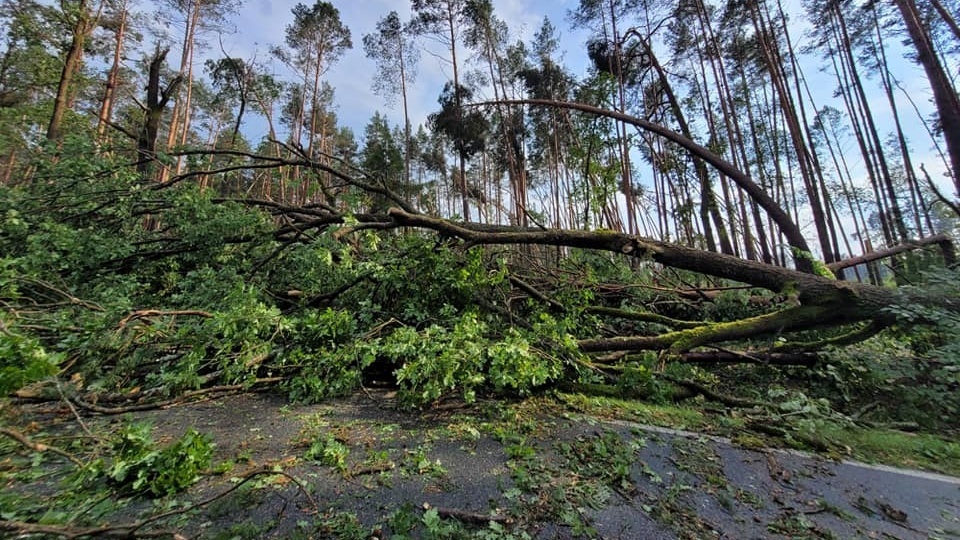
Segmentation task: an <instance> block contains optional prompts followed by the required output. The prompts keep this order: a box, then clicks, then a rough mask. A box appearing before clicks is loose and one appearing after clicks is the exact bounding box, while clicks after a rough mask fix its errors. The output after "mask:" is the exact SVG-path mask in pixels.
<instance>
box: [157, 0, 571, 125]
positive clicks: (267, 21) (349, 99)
mask: <svg viewBox="0 0 960 540" xmlns="http://www.w3.org/2000/svg"><path fill="white" fill-rule="evenodd" d="M297 3H298V1H297V0H273V1H271V0H246V2H245V3H244V5H243V6H242V8H241V9H240V10H239V12H238V14H237V17H236V19H235V22H236V27H237V29H238V32H237V33H236V34H234V35H225V36H224V37H223V42H224V46H225V47H226V50H227V52H228V53H230V54H231V55H232V56H237V57H241V58H251V57H252V56H253V55H254V54H256V56H257V58H258V59H260V60H269V55H268V53H267V50H268V48H269V46H270V45H271V44H277V45H282V44H283V39H284V37H283V36H284V28H285V27H286V26H287V25H288V24H289V23H290V21H291V20H292V18H293V16H292V15H291V12H290V10H291V9H292V8H293V7H294V6H295V5H296V4H297ZM299 3H305V4H307V5H310V4H312V0H300V2H299ZM493 3H494V8H495V10H496V11H495V12H496V14H497V16H498V17H500V18H501V19H503V20H505V21H507V23H508V24H509V26H510V31H511V33H512V34H511V35H512V38H513V40H514V41H515V40H516V39H518V38H519V39H522V40H524V41H529V40H530V39H531V38H532V36H533V34H534V32H536V31H537V29H538V28H539V27H540V24H541V22H542V21H543V17H544V16H547V17H549V18H550V20H551V21H552V22H553V24H554V26H555V27H556V28H557V29H558V31H559V32H560V33H561V35H562V37H563V38H564V43H563V45H562V49H564V50H566V51H567V54H566V57H565V59H566V60H567V61H568V62H569V64H570V65H572V66H577V65H579V66H581V69H582V70H585V69H586V67H585V62H586V53H585V52H584V47H583V42H584V36H583V34H582V33H575V32H573V31H571V30H570V29H569V23H568V22H567V20H566V16H567V11H568V9H572V8H575V7H576V6H577V4H578V3H579V2H578V0H553V1H550V2H543V1H534V0H494V2H493ZM333 4H334V5H335V6H336V7H337V8H338V9H339V10H340V16H341V20H342V21H343V23H344V24H345V25H346V26H347V27H348V28H350V32H351V34H352V38H353V49H352V50H350V51H347V52H346V53H345V54H344V55H343V57H342V58H341V59H340V61H339V62H338V63H337V64H336V65H334V66H333V67H332V68H331V69H330V71H329V72H328V73H327V75H326V80H327V82H329V83H330V84H331V85H332V86H333V87H334V88H335V89H336V95H335V100H336V103H337V105H338V109H337V115H338V117H339V119H340V122H341V124H343V125H347V126H350V127H351V128H353V129H354V131H355V132H356V134H357V136H358V137H359V136H360V135H362V133H363V126H365V125H366V123H367V121H368V120H369V119H370V117H371V116H373V113H374V112H375V111H380V112H381V113H383V114H386V115H387V116H388V117H389V118H390V120H391V121H392V122H393V123H395V124H398V125H399V124H402V123H403V112H402V109H401V106H400V104H399V101H396V103H395V104H393V105H392V107H391V106H388V105H387V104H386V102H385V100H384V99H383V98H382V97H380V96H377V95H375V94H374V93H373V91H372V90H371V85H372V82H373V77H374V76H375V75H376V73H375V66H374V64H373V62H372V61H370V60H368V59H367V58H366V55H365V54H364V52H363V43H362V39H363V36H364V34H368V33H371V32H373V31H374V30H375V26H376V24H377V21H379V20H380V19H381V18H382V17H383V16H385V15H386V14H388V13H389V12H390V11H393V10H395V11H397V12H398V13H399V14H400V16H401V19H402V20H407V19H409V16H410V2H409V0H353V1H344V0H334V1H333ZM208 41H210V42H212V43H214V44H216V37H215V36H210V37H208ZM217 47H218V46H215V47H213V49H212V50H215V51H216V52H217V53H219V50H217ZM424 47H426V48H427V49H429V50H431V51H432V52H434V53H436V54H438V55H444V56H446V54H445V52H444V51H443V50H442V48H441V47H440V46H439V45H437V44H435V43H431V42H429V41H427V40H425V41H424ZM171 57H173V58H175V57H176V56H174V55H173V54H171ZM274 65H275V69H276V72H277V74H278V75H280V76H282V77H283V78H288V79H289V78H291V77H290V75H291V74H290V73H289V72H288V71H287V68H286V67H285V66H283V65H282V64H280V63H278V62H275V63H274ZM582 74H583V73H577V75H582ZM449 79H450V73H449V69H448V68H447V67H446V66H444V65H443V64H442V63H441V62H439V61H437V60H436V59H435V58H433V57H432V56H431V55H430V54H429V53H427V52H424V53H423V54H422V55H421V59H420V66H419V69H418V74H417V80H416V82H415V83H414V85H413V88H411V89H410V96H409V97H410V108H411V121H412V122H413V124H414V126H416V125H417V124H418V123H420V122H423V121H425V119H426V117H427V115H428V114H429V113H431V112H433V111H434V110H435V109H436V108H437V97H438V96H439V94H440V91H441V89H442V88H443V85H444V83H445V82H446V81H447V80H449ZM255 123H256V120H254V119H253V118H251V120H250V122H249V125H248V126H247V127H248V128H253V127H254V124H255ZM250 131H253V130H248V133H249V132H250ZM264 131H265V129H264ZM251 135H252V133H251Z"/></svg>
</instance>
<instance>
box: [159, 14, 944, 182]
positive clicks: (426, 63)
mask: <svg viewBox="0 0 960 540" xmlns="http://www.w3.org/2000/svg"><path fill="white" fill-rule="evenodd" d="M297 3H298V1H297V0H244V1H243V2H242V3H241V7H240V9H239V10H238V12H237V13H236V14H235V16H233V17H232V23H233V26H234V28H235V30H234V31H228V32H225V33H223V34H222V35H221V36H217V35H207V36H205V38H204V39H205V40H206V42H207V45H206V46H205V47H201V48H200V49H199V51H198V55H199V56H198V58H196V59H195V63H196V65H198V66H199V65H202V63H203V60H205V59H206V58H208V57H220V56H222V52H221V51H220V46H219V44H218V41H222V43H223V46H224V49H225V51H226V52H227V53H228V54H229V55H230V56H232V57H239V58H244V59H253V58H256V59H257V60H258V61H260V62H262V63H265V64H267V65H269V66H270V67H271V68H272V69H273V70H274V72H275V74H276V75H277V76H278V77H279V78H281V79H284V80H294V79H296V76H295V74H294V73H292V72H291V71H290V69H289V68H288V67H286V66H285V65H283V64H281V63H280V62H278V61H275V60H273V59H272V58H271V56H270V55H269V52H268V51H269V49H270V46H271V45H283V44H284V43H283V42H284V30H285V28H286V26H287V25H288V24H290V22H291V21H292V19H293V16H292V14H291V10H292V8H293V7H294V6H295V5H296V4H297ZM299 3H305V4H307V5H312V3H313V0H300V2H299ZM332 3H333V4H334V6H336V7H337V8H338V9H339V11H340V16H341V20H342V21H343V23H344V25H346V26H347V27H348V28H349V29H350V32H351V38H352V41H353V48H352V49H350V50H348V51H346V52H345V53H344V54H343V55H342V57H341V58H340V59H339V61H338V62H337V63H336V64H334V65H333V66H332V67H331V68H330V70H329V71H328V72H327V73H326V74H325V80H326V81H327V82H328V83H329V84H330V85H331V86H333V88H334V89H335V97H334V101H335V104H336V111H335V112H336V113H337V117H338V120H339V123H340V124H341V125H344V126H348V127H350V128H351V129H353V131H354V133H355V135H356V136H357V137H358V142H361V144H362V141H360V140H359V139H360V138H361V137H362V135H363V130H364V126H365V125H366V124H367V123H368V121H369V120H370V118H371V117H372V116H373V114H374V112H380V113H381V114H385V115H386V116H387V118H388V119H389V121H390V122H391V123H392V124H393V125H402V124H403V111H402V107H401V105H400V101H399V99H394V100H393V103H390V104H388V103H387V101H386V100H385V99H384V98H383V97H381V96H378V95H375V94H374V93H373V90H372V83H373V80H374V77H376V76H377V73H376V67H375V64H374V62H373V61H372V60H369V59H367V58H366V55H365V53H364V51H363V36H364V35H365V34H368V33H372V32H374V31H375V27H376V24H377V22H378V21H379V20H380V19H381V18H382V17H384V16H385V15H387V14H388V13H389V12H390V11H391V10H396V11H397V12H398V13H399V14H400V17H401V20H404V21H406V20H408V19H409V17H410V0H333V1H332ZM493 3H494V8H495V13H496V15H497V16H498V17H499V18H501V19H502V20H504V21H506V22H507V24H508V25H509V28H510V32H511V37H510V40H511V42H515V41H516V40H517V39H520V40H523V41H524V42H526V43H529V42H530V41H531V39H532V37H533V35H534V33H535V32H536V31H537V30H538V29H539V28H540V26H541V23H542V21H543V19H544V17H549V19H550V20H551V22H552V23H553V25H554V27H555V28H556V30H557V31H558V33H559V34H560V38H561V42H560V54H561V57H562V60H563V62H564V64H565V65H566V66H567V68H568V69H570V70H571V71H572V72H573V74H574V75H575V76H577V77H578V78H582V77H583V76H585V75H586V73H587V69H588V68H587V63H588V62H587V57H586V47H585V42H586V40H587V34H586V32H585V31H582V30H573V29H571V28H570V23H569V21H568V13H569V11H570V10H573V9H575V8H576V7H577V5H578V4H579V0H547V1H545V0H493ZM784 4H785V5H786V9H787V11H788V12H794V13H797V12H799V11H800V0H784ZM792 22H793V25H792V27H791V31H792V32H791V33H792V36H791V37H792V38H793V39H794V41H795V43H802V42H803V41H804V37H803V31H804V29H805V21H804V20H803V18H802V17H799V16H797V17H794V18H793V19H792ZM181 31H182V30H181ZM169 32H170V33H171V34H172V37H173V39H174V42H176V41H177V37H176V36H177V33H178V30H176V29H175V28H171V29H170V30H169ZM887 43H888V44H889V45H891V46H897V44H899V43H900V37H899V36H893V37H892V39H888V40H887ZM421 44H422V46H423V47H424V48H425V50H424V51H423V52H422V54H421V58H420V62H419V67H418V72H417V78H416V81H415V82H414V84H413V85H412V87H410V88H409V90H408V91H409V96H408V97H409V103H410V108H411V113H410V116H411V122H412V124H413V125H414V127H416V126H417V125H419V124H421V123H424V122H425V121H426V118H427V116H428V115H429V114H430V113H432V112H434V111H436V110H437V109H438V105H437V97H438V96H439V94H440V91H441V89H442V88H443V85H444V84H445V83H446V82H447V81H448V80H450V79H451V74H450V72H449V71H450V70H449V65H448V64H445V63H443V62H441V61H439V60H438V59H437V58H436V57H443V58H445V57H446V56H447V52H446V51H445V50H444V49H443V46H442V45H440V44H438V43H435V42H431V41H430V40H428V39H425V40H421ZM435 56H436V57H435ZM888 56H889V57H890V58H891V59H894V60H895V61H896V63H897V66H896V68H895V70H896V71H895V76H897V77H898V78H899V79H900V80H901V81H902V83H903V85H904V87H905V88H906V89H907V92H908V93H909V95H911V96H912V97H913V99H914V100H915V102H916V103H917V104H918V105H919V106H920V107H921V109H922V110H923V113H924V114H929V111H931V110H932V107H931V105H930V92H929V89H928V87H927V84H926V77H925V76H924V73H923V70H922V69H921V68H920V67H919V66H917V65H915V64H912V63H910V62H907V61H904V60H902V55H901V54H900V53H899V52H896V51H892V52H890V53H889V55H888ZM170 58H179V52H178V51H177V47H176V46H174V47H173V50H172V51H171V55H170ZM804 64H805V65H804V72H805V73H804V74H805V76H806V77H807V78H808V80H809V81H810V86H811V88H812V89H813V92H814V94H815V96H814V99H815V101H816V104H817V106H821V107H822V106H823V105H826V104H831V105H833V106H834V107H836V108H838V109H841V110H842V109H843V106H842V102H840V100H839V98H835V97H834V96H833V90H834V88H835V87H836V81H835V80H834V79H833V77H832V76H826V75H824V74H822V73H819V71H818V67H819V64H820V61H819V60H818V59H814V58H807V59H806V61H805V62H804ZM867 86H868V87H869V88H873V89H875V91H874V92H873V93H872V95H871V96H870V99H871V100H872V101H873V103H872V105H874V112H875V113H876V114H877V115H878V119H877V120H878V124H879V125H881V126H884V125H888V126H891V127H892V124H893V122H892V119H891V118H890V115H889V112H888V111H889V105H888V104H887V102H886V97H885V96H884V95H883V93H882V92H881V91H880V89H879V83H878V82H877V81H876V80H871V81H868V82H867ZM477 97H478V98H479V99H482V98H485V97H492V96H483V95H478V96H477ZM898 100H899V101H900V102H901V106H902V110H903V112H904V114H905V118H904V120H905V121H906V123H907V124H908V135H909V137H910V139H911V141H912V142H913V143H914V147H915V148H914V150H915V152H916V153H917V154H919V155H920V158H921V159H920V161H923V162H925V163H926V164H927V167H928V168H930V169H931V170H933V171H936V170H938V169H940V161H939V159H937V158H934V157H933V155H932V143H931V142H930V140H929V137H928V136H927V135H926V132H925V131H924V130H923V128H922V126H921V125H920V123H919V122H917V121H916V116H915V115H913V113H912V109H911V108H910V106H909V104H907V103H906V102H905V100H904V98H903V95H898ZM881 130H883V128H882V127H881ZM266 131H267V129H266V123H265V121H264V120H263V119H261V118H259V117H257V116H256V115H247V117H246V120H245V125H244V132H245V133H247V135H248V137H249V138H250V139H251V141H252V142H254V143H256V141H258V140H259V139H260V138H261V137H262V136H264V135H265V133H266ZM847 144H848V145H850V146H849V147H848V148H846V149H845V150H846V151H848V152H851V153H854V152H857V149H856V148H855V147H854V146H852V145H853V142H852V141H849V142H848V143H847Z"/></svg>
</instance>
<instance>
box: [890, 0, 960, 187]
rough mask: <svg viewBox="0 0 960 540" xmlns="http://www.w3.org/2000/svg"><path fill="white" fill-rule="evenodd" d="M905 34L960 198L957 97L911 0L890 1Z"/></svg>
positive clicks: (958, 112)
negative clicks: (935, 116) (927, 85)
mask: <svg viewBox="0 0 960 540" xmlns="http://www.w3.org/2000/svg"><path fill="white" fill-rule="evenodd" d="M893 3H894V4H896V6H897V8H898V9H899V10H900V14H901V15H902V16H903V22H904V24H905V25H906V27H907V33H908V34H909V35H910V40H911V41H912V42H913V46H914V48H915V49H916V50H917V60H918V61H919V62H920V65H922V66H923V69H924V71H925V72H926V73H927V79H928V80H929V82H930V89H931V90H932V91H933V102H934V103H935V104H936V106H937V113H938V114H939V115H940V126H941V127H942V129H943V138H944V140H945V141H946V143H947V153H948V154H949V155H950V165H951V168H952V169H953V171H952V173H953V185H954V188H955V189H956V193H957V195H956V196H960V98H958V97H957V93H956V91H954V89H953V85H952V84H951V83H950V77H949V75H947V73H946V71H944V69H943V65H942V64H941V63H940V59H939V58H938V57H937V53H936V50H935V49H934V46H933V40H932V39H931V38H930V34H929V33H928V32H927V29H926V28H924V26H923V20H922V18H921V17H920V12H919V11H918V10H917V5H916V3H914V1H913V0H894V1H893Z"/></svg>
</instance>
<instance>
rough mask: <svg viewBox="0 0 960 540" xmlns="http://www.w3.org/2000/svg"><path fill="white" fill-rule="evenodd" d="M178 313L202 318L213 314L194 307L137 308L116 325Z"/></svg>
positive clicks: (173, 315)
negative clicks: (167, 309)
mask: <svg viewBox="0 0 960 540" xmlns="http://www.w3.org/2000/svg"><path fill="white" fill-rule="evenodd" d="M178 315H190V316H195V317H204V318H210V317H213V315H212V314H211V313H209V312H206V311H199V310H195V309H178V310H172V311H162V310H159V309H138V310H137V311H134V312H133V313H131V314H129V315H127V316H126V317H124V318H123V319H121V320H120V322H119V323H118V324H117V326H118V327H119V328H126V327H127V325H128V324H130V323H131V322H133V321H135V320H137V319H146V318H149V317H176V316H178Z"/></svg>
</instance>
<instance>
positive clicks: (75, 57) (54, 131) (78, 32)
mask: <svg viewBox="0 0 960 540" xmlns="http://www.w3.org/2000/svg"><path fill="white" fill-rule="evenodd" d="M76 9H77V14H76V17H77V18H76V21H75V22H74V24H73V32H72V35H71V36H70V47H69V48H68V49H67V55H66V57H65V58H64V60H63V69H62V71H61V72H60V84H58V85H57V96H56V98H54V100H53V114H52V115H51V117H50V124H49V125H48V126H47V140H48V141H56V140H59V139H60V137H61V132H60V130H61V125H62V124H63V116H64V115H65V114H66V112H67V109H68V108H69V102H70V92H71V91H72V85H73V77H74V76H75V75H76V74H77V72H79V71H80V60H81V58H82V57H83V46H84V44H85V43H86V42H87V39H88V38H89V37H90V32H92V31H93V29H94V27H95V26H96V22H97V17H96V16H94V15H93V14H92V13H90V9H89V4H88V2H87V0H80V1H79V2H78V3H77V8H76Z"/></svg>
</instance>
